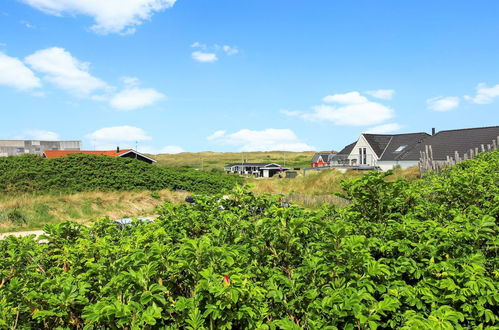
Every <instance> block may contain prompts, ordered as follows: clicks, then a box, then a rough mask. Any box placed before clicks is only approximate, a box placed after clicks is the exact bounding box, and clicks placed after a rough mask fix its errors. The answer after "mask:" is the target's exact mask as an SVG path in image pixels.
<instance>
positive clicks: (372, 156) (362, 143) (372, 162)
mask: <svg viewBox="0 0 499 330" xmlns="http://www.w3.org/2000/svg"><path fill="white" fill-rule="evenodd" d="M359 148H366V156H367V164H366V165H368V166H376V165H377V162H378V156H377V155H376V153H375V152H374V150H373V149H372V148H371V146H370V145H369V143H367V140H366V139H365V138H364V135H360V137H359V139H358V140H357V143H356V144H355V146H354V147H353V149H352V152H351V153H350V155H349V156H348V159H349V160H350V163H351V164H352V165H353V163H352V160H354V159H356V160H357V162H356V165H359V161H360V160H359Z"/></svg>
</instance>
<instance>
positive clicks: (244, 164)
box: [224, 163, 279, 167]
mask: <svg viewBox="0 0 499 330" xmlns="http://www.w3.org/2000/svg"><path fill="white" fill-rule="evenodd" d="M270 164H275V165H277V166H279V164H276V163H233V164H229V165H225V166H224V167H232V166H255V167H264V166H267V165H270Z"/></svg>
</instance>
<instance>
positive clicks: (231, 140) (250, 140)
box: [207, 128, 315, 151]
mask: <svg viewBox="0 0 499 330" xmlns="http://www.w3.org/2000/svg"><path fill="white" fill-rule="evenodd" d="M207 139H208V140H210V141H213V142H214V143H216V144H220V145H228V146H234V147H237V148H238V150H239V151H273V150H280V151H304V150H314V149H315V148H314V147H312V146H310V145H308V144H306V143H304V142H302V141H300V140H299V139H298V137H297V136H296V134H295V133H294V132H293V131H292V130H290V129H274V128H269V129H265V130H261V131H255V130H250V129H242V130H240V131H238V132H235V133H232V134H227V133H226V132H225V131H216V132H215V133H213V134H212V135H210V136H208V137H207Z"/></svg>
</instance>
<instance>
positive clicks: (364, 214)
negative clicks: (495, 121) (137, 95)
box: [0, 152, 499, 329]
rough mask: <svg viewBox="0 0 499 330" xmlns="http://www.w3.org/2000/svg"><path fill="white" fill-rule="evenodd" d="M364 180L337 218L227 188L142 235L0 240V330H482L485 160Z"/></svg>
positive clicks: (490, 280) (488, 310)
mask: <svg viewBox="0 0 499 330" xmlns="http://www.w3.org/2000/svg"><path fill="white" fill-rule="evenodd" d="M385 176H386V174H383V173H369V174H367V175H365V176H363V177H361V178H358V179H355V180H353V181H349V182H345V183H344V188H345V192H344V194H343V196H344V197H345V198H347V199H349V200H350V204H349V205H348V207H346V208H343V209H336V208H334V207H332V206H327V205H325V206H324V207H323V208H322V209H320V210H318V211H306V210H304V209H302V208H300V207H297V206H291V207H286V206H287V205H285V204H282V203H281V200H280V198H279V196H263V197H258V196H255V195H253V194H251V193H249V192H248V190H247V189H244V188H238V189H236V190H233V191H230V192H226V193H225V196H222V195H219V196H218V195H217V196H212V197H209V196H195V202H194V203H193V204H187V203H186V204H182V205H179V206H174V205H171V204H166V205H164V206H163V207H162V208H161V210H160V214H161V216H160V217H159V219H158V220H157V221H155V222H154V223H151V224H144V223H140V222H136V223H134V224H133V225H131V226H129V227H127V228H125V229H120V228H119V227H117V226H116V225H114V224H113V223H111V222H110V221H108V220H106V219H103V220H101V221H98V222H96V223H95V224H94V225H92V226H91V227H84V226H82V225H78V224H76V223H71V222H66V223H63V224H61V225H58V226H47V228H46V232H47V233H48V235H47V237H46V239H47V241H48V242H47V243H45V244H39V243H37V241H36V240H35V239H34V238H33V237H27V238H14V237H9V238H8V239H6V240H4V241H0V253H1V254H2V257H3V258H1V259H0V325H1V326H2V327H5V328H9V327H16V326H17V327H21V328H37V329H40V328H46V329H49V328H50V329H53V328H56V327H62V328H85V329H102V328H115V329H132V328H133V329H139V328H140V329H143V328H146V329H147V328H150V329H153V328H154V329H156V328H164V329H231V328H233V329H301V328H305V329H376V328H397V329H413V328H414V329H454V328H457V329H459V328H465V329H469V328H477V329H497V327H496V325H497V324H498V322H499V317H498V315H497V311H498V302H499V293H498V292H499V290H498V289H499V288H498V286H499V285H498V277H499V271H498V269H499V267H498V264H499V262H498V261H499V259H498V248H499V239H498V223H497V218H498V213H499V185H498V183H499V152H494V153H487V154H482V155H480V157H478V159H475V160H470V161H465V162H462V163H460V164H458V165H456V166H454V167H453V168H450V169H447V170H445V171H443V172H442V173H440V174H430V175H428V176H426V177H425V178H423V179H421V180H417V181H414V182H412V183H408V182H406V181H402V180H399V181H395V182H387V181H385Z"/></svg>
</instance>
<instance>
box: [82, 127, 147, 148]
mask: <svg viewBox="0 0 499 330" xmlns="http://www.w3.org/2000/svg"><path fill="white" fill-rule="evenodd" d="M86 138H87V139H89V140H92V142H93V143H94V144H104V143H109V142H134V141H148V140H151V139H152V138H151V137H150V136H148V135H147V133H146V132H145V131H144V130H143V129H142V128H138V127H134V126H114V127H104V128H101V129H98V130H96V131H95V132H93V133H90V134H87V135H86Z"/></svg>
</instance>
